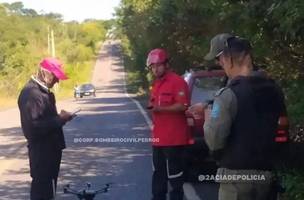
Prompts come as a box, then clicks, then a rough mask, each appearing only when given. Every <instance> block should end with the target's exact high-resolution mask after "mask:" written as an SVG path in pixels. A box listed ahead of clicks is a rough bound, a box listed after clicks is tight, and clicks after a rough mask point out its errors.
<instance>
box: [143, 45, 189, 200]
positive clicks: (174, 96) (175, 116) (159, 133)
mask: <svg viewBox="0 0 304 200" xmlns="http://www.w3.org/2000/svg"><path fill="white" fill-rule="evenodd" d="M168 61H169V59H168V54H167V52H166V51H165V50H164V49H153V50H152V51H150V53H149V54H148V58H147V67H148V68H149V69H150V70H151V71H152V73H153V75H154V77H155V81H154V82H153V84H152V89H151V92H150V100H149V105H148V108H149V109H150V110H151V112H152V117H153V131H152V137H153V143H152V150H153V176H152V196H153V197H152V200H166V196H167V183H168V181H169V182H170V184H171V186H172V190H171V191H170V200H182V199H183V193H184V192H183V183H184V161H183V158H184V157H183V154H184V151H185V147H186V146H187V145H189V141H190V132H189V127H188V125H187V119H186V115H185V110H187V108H188V106H189V104H190V99H189V89H188V85H187V83H186V82H185V81H184V79H183V78H182V77H180V76H179V75H177V74H176V73H174V72H173V71H172V70H171V69H170V65H169V62H168Z"/></svg>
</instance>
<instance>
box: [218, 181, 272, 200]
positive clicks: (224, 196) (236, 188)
mask: <svg viewBox="0 0 304 200" xmlns="http://www.w3.org/2000/svg"><path fill="white" fill-rule="evenodd" d="M271 188H272V184H271V183H269V182H268V183H235V182H234V183H221V184H220V190H219V200H270V199H271V197H270V196H271V195H270V194H271Z"/></svg>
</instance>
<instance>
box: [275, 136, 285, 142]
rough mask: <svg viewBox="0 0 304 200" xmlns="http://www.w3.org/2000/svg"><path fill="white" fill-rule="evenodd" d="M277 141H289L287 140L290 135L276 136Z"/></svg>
mask: <svg viewBox="0 0 304 200" xmlns="http://www.w3.org/2000/svg"><path fill="white" fill-rule="evenodd" d="M275 141H276V142H278V143H281V142H287V141H288V137H286V136H283V137H276V138H275Z"/></svg>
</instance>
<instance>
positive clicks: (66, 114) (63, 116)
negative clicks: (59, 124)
mask: <svg viewBox="0 0 304 200" xmlns="http://www.w3.org/2000/svg"><path fill="white" fill-rule="evenodd" d="M59 117H60V118H61V119H62V120H63V121H65V122H68V121H71V120H72V119H73V117H74V116H73V115H72V114H71V113H69V112H67V111H65V110H61V111H60V114H59Z"/></svg>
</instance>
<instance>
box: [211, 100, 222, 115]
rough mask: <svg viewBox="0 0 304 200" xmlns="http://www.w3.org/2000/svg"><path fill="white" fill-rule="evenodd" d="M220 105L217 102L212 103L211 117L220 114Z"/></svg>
mask: <svg viewBox="0 0 304 200" xmlns="http://www.w3.org/2000/svg"><path fill="white" fill-rule="evenodd" d="M220 110H221V109H220V105H219V104H218V103H216V102H215V103H214V104H213V106H212V110H211V117H212V118H218V117H219V115H220Z"/></svg>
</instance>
